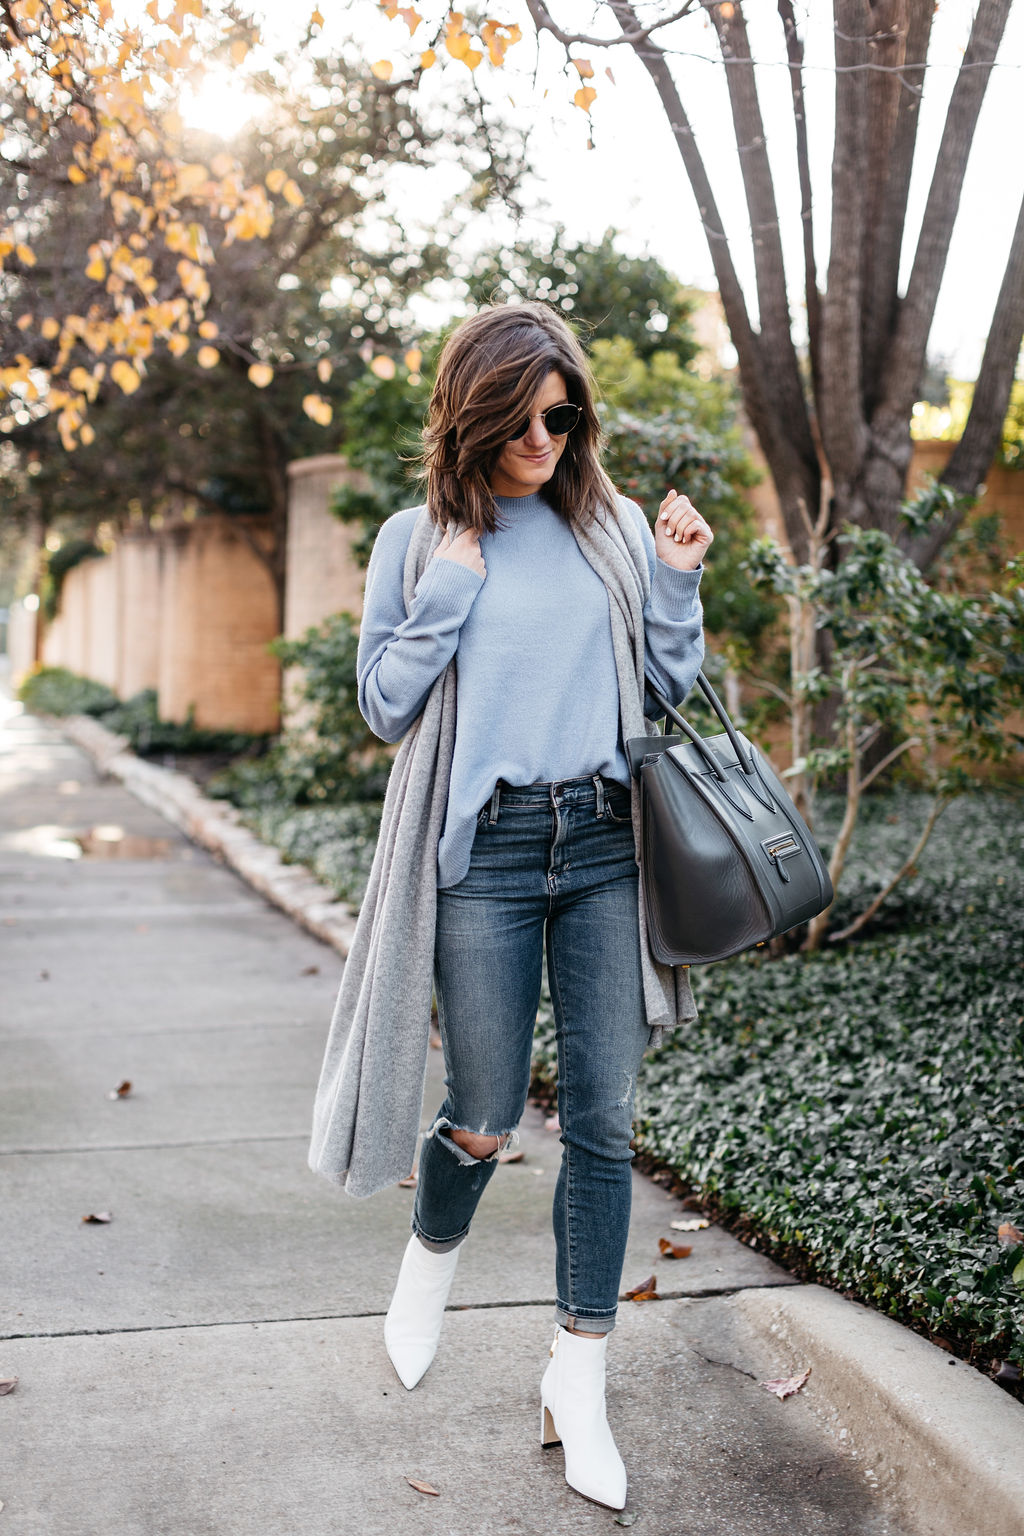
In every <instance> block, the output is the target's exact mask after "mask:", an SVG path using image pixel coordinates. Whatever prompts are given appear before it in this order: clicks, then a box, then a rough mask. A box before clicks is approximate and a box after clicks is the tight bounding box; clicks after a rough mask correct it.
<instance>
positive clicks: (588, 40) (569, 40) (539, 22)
mask: <svg viewBox="0 0 1024 1536" xmlns="http://www.w3.org/2000/svg"><path fill="white" fill-rule="evenodd" d="M699 3H700V0H686V4H685V5H682V6H680V8H679V10H678V11H673V12H672V14H671V15H670V16H665V17H663V18H662V19H661V20H660V21H655V22H652V23H651V25H650V26H649V27H642V26H641V25H640V21H639V18H637V24H636V26H635V27H634V28H633V30H632V31H628V32H623V33H621V34H620V35H619V36H618V37H593V36H591V35H590V34H589V33H586V32H566V31H564V30H563V29H562V28H561V27H560V26H559V25H558V23H557V21H556V20H555V18H554V17H553V16H552V14H551V12H550V11H549V10H548V8H547V6H546V5H545V4H544V3H543V0H526V4H527V9H528V10H529V12H530V15H531V16H532V17H533V23H534V26H535V27H536V28H537V30H538V32H550V33H551V36H552V37H554V38H557V40H558V41H559V42H560V43H562V44H563V45H564V46H565V47H566V48H578V47H579V46H580V45H581V44H582V45H583V47H585V48H617V47H619V46H620V45H621V44H623V43H626V44H628V45H629V46H630V47H633V48H635V47H636V46H637V44H638V43H645V42H646V41H647V39H648V38H649V37H651V36H653V34H654V33H655V32H660V31H661V29H662V28H663V27H670V26H671V25H672V23H673V22H674V21H681V20H682V18H683V17H684V16H688V15H689V14H690V12H691V11H693V10H695V9H696V7H697V5H698V4H699Z"/></svg>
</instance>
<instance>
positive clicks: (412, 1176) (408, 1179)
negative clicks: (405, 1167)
mask: <svg viewBox="0 0 1024 1536" xmlns="http://www.w3.org/2000/svg"><path fill="white" fill-rule="evenodd" d="M418 1183H419V1174H418V1173H417V1172H416V1170H415V1168H414V1169H413V1171H412V1173H407V1174H406V1176H405V1178H404V1179H399V1181H398V1187H399V1189H415V1188H416V1185H417V1184H418Z"/></svg>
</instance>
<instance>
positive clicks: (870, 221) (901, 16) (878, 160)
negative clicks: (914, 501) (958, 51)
mask: <svg viewBox="0 0 1024 1536" xmlns="http://www.w3.org/2000/svg"><path fill="white" fill-rule="evenodd" d="M878 3H880V4H881V5H883V6H885V7H886V12H887V14H890V15H891V14H892V13H893V11H896V12H898V17H897V25H898V29H899V30H898V34H896V35H894V34H893V33H890V34H889V35H888V36H885V37H883V38H872V39H871V43H872V44H875V45H876V49H877V51H878V52H879V53H880V54H882V56H883V58H885V59H888V58H890V57H892V58H895V57H897V56H898V61H899V62H898V66H894V67H893V72H892V73H891V74H889V75H888V76H887V75H885V74H882V73H878V74H876V75H875V76H874V77H873V78H872V79H871V80H870V82H869V86H868V90H869V103H868V105H869V130H868V131H869V134H870V135H871V150H872V152H871V155H870V169H869V173H868V208H867V221H866V230H865V241H864V263H863V277H862V286H861V293H862V304H863V313H862V316H861V377H862V383H863V389H864V410H865V415H866V416H867V417H868V418H869V419H870V417H871V414H872V412H873V411H874V409H875V406H876V405H877V403H878V398H879V396H880V394H881V391H882V379H881V369H882V364H883V361H884V358H885V353H886V349H887V347H888V343H889V338H890V336H891V334H892V331H893V328H894V326H895V323H896V317H897V314H898V311H899V290H898V286H897V285H898V281H899V269H900V256H901V254H902V249H903V230H904V226H905V223H906V214H907V195H908V193H909V190H910V176H911V172H912V170H913V166H914V151H915V149H916V147H917V125H918V122H919V120H920V107H921V89H922V86H923V83H924V74H925V60H926V58H927V55H928V43H929V40H930V37H931V28H932V16H933V15H934V0H878ZM869 46H870V44H869ZM876 62H879V61H876ZM883 122H884V124H885V131H884V133H883V132H881V131H880V129H881V126H882V123H883Z"/></svg>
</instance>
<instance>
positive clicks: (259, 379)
mask: <svg viewBox="0 0 1024 1536" xmlns="http://www.w3.org/2000/svg"><path fill="white" fill-rule="evenodd" d="M273 377H274V370H273V368H271V366H270V364H269V363H253V365H252V367H251V368H250V369H249V383H250V384H255V385H256V388H257V389H266V387H267V385H268V384H269V383H270V382H271V380H272V379H273Z"/></svg>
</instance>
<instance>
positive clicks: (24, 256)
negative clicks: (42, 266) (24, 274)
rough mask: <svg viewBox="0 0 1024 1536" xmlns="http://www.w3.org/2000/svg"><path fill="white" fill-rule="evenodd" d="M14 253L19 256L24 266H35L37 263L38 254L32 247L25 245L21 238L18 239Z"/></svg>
mask: <svg viewBox="0 0 1024 1536" xmlns="http://www.w3.org/2000/svg"><path fill="white" fill-rule="evenodd" d="M14 254H15V255H16V256H17V258H18V260H19V261H20V262H21V264H22V266H23V267H34V266H35V264H36V254H35V251H33V250H32V249H31V247H29V246H27V245H24V244H23V243H22V242H21V241H20V240H19V241H18V243H17V245H16V246H15V247H14Z"/></svg>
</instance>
